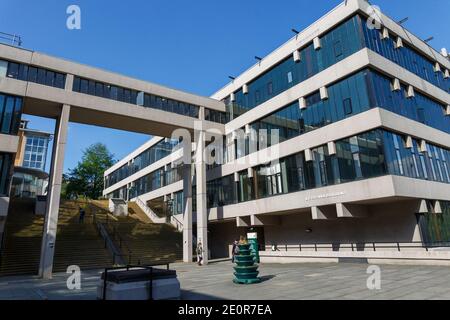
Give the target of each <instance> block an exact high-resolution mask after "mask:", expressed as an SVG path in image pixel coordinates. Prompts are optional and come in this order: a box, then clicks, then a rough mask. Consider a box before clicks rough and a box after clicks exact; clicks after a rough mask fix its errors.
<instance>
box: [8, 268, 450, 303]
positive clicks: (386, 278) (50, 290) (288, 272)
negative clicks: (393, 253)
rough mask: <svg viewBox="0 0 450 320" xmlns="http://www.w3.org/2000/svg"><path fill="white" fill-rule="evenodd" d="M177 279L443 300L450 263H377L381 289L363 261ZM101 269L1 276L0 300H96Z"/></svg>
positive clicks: (234, 295) (213, 287) (323, 294)
mask: <svg viewBox="0 0 450 320" xmlns="http://www.w3.org/2000/svg"><path fill="white" fill-rule="evenodd" d="M171 268H174V269H176V270H177V272H178V277H179V280H180V282H181V289H182V299H189V300H198V299H200V300H203V299H232V300H245V299H261V300H271V299H283V300H284V299H299V300H301V299H312V300H319V299H337V300H343V299H344V300H346V299H420V300H421V299H445V300H450V268H448V267H431V266H394V265H380V268H381V289H380V290H369V289H368V288H367V279H368V277H369V276H370V274H367V268H368V265H367V264H358V263H341V264H285V265H283V264H263V265H261V266H260V275H261V277H262V282H261V283H259V284H254V285H237V284H234V283H233V282H232V281H231V280H232V264H231V262H220V263H212V264H210V265H208V266H202V267H199V266H197V265H195V264H182V263H179V264H173V265H171ZM99 275H100V271H85V272H83V274H82V288H81V290H75V291H70V290H68V289H67V287H66V280H67V277H68V275H67V274H64V273H60V274H56V275H55V276H54V278H53V279H52V280H50V281H44V280H41V279H39V278H37V277H23V276H22V277H8V278H0V299H13V300H17V299H33V300H40V299H43V300H45V299H49V300H60V299H75V300H76V299H83V300H92V299H96V285H97V283H98V281H99Z"/></svg>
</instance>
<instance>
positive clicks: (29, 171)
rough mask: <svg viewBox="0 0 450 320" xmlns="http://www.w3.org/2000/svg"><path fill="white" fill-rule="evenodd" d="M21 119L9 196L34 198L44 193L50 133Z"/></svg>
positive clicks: (46, 180)
mask: <svg viewBox="0 0 450 320" xmlns="http://www.w3.org/2000/svg"><path fill="white" fill-rule="evenodd" d="M28 124H29V121H27V120H22V121H21V125H20V129H19V148H18V150H17V153H16V156H15V160H14V175H13V178H12V183H11V191H10V197H11V198H36V196H40V195H45V193H46V189H47V185H48V173H46V172H45V168H46V164H47V153H48V144H49V142H50V141H51V138H52V134H50V133H48V132H43V131H39V130H33V129H31V128H29V127H28Z"/></svg>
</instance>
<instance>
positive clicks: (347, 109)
mask: <svg viewBox="0 0 450 320" xmlns="http://www.w3.org/2000/svg"><path fill="white" fill-rule="evenodd" d="M344 112H345V114H346V115H349V114H352V113H353V108H352V99H351V98H347V99H345V100H344Z"/></svg>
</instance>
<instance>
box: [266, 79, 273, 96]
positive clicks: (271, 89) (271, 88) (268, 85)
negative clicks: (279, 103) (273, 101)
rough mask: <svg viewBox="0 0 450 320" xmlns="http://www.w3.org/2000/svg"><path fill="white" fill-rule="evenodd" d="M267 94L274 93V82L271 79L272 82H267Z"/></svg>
mask: <svg viewBox="0 0 450 320" xmlns="http://www.w3.org/2000/svg"><path fill="white" fill-rule="evenodd" d="M267 94H268V95H269V96H271V95H272V94H273V82H272V81H270V82H269V83H268V84H267Z"/></svg>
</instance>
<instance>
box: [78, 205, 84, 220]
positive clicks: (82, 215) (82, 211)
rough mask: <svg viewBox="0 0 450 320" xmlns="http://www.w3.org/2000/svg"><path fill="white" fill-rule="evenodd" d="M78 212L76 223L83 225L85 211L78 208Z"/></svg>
mask: <svg viewBox="0 0 450 320" xmlns="http://www.w3.org/2000/svg"><path fill="white" fill-rule="evenodd" d="M78 212H79V213H80V215H79V218H78V222H79V223H84V216H85V215H86V211H85V210H84V209H83V208H82V207H80V209H79V210H78Z"/></svg>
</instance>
